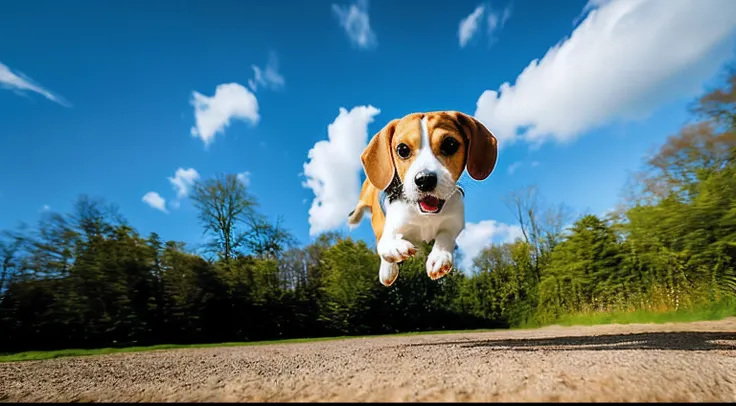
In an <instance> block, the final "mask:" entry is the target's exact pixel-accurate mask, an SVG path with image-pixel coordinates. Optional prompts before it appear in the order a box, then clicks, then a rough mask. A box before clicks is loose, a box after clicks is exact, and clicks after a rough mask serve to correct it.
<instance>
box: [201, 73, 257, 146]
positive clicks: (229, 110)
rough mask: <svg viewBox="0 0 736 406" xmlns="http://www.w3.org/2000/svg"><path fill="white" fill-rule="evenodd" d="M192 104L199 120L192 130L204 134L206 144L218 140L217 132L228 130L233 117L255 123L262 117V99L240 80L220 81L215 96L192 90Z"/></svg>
mask: <svg viewBox="0 0 736 406" xmlns="http://www.w3.org/2000/svg"><path fill="white" fill-rule="evenodd" d="M191 104H192V106H194V118H195V122H196V125H195V126H194V127H192V129H191V133H192V135H193V136H196V137H199V138H201V139H202V141H204V145H205V146H207V145H209V144H210V143H211V142H212V141H213V140H214V138H215V134H217V133H224V132H225V128H227V127H228V126H229V125H230V122H231V120H241V121H249V122H250V123H251V124H253V125H255V124H258V121H259V120H260V116H259V114H258V99H256V96H255V95H254V94H253V93H251V92H250V90H248V89H246V88H245V87H244V86H243V85H241V84H238V83H223V84H221V85H218V86H217V88H216V89H215V95H214V96H212V97H209V96H205V95H203V94H201V93H199V92H196V91H195V92H192V100H191Z"/></svg>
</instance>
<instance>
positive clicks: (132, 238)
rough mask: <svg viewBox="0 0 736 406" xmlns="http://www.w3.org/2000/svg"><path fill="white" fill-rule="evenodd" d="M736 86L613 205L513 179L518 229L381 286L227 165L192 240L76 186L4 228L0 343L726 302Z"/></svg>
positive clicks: (204, 190) (342, 245) (266, 333)
mask: <svg viewBox="0 0 736 406" xmlns="http://www.w3.org/2000/svg"><path fill="white" fill-rule="evenodd" d="M735 89H736V75H734V74H731V75H729V76H728V78H727V81H726V84H725V85H724V86H723V87H722V88H716V89H714V90H712V91H709V92H707V93H705V94H704V95H703V96H702V97H700V98H699V99H697V100H696V103H694V106H693V107H692V113H693V118H694V120H693V122H691V123H688V124H687V125H685V126H684V127H683V128H682V129H681V130H680V132H679V133H677V134H675V135H673V136H671V137H670V138H669V139H668V140H667V141H666V142H665V143H664V144H663V145H662V146H661V147H660V148H659V150H658V151H656V153H654V154H653V155H652V156H651V157H650V158H648V159H647V160H646V161H645V162H644V170H642V171H640V172H639V173H637V174H636V176H635V177H633V178H632V182H631V185H630V186H629V187H627V188H626V190H625V196H626V203H625V204H622V205H621V206H620V207H618V208H617V209H616V210H615V211H614V212H612V213H609V215H607V216H605V217H602V216H597V215H593V214H583V215H579V216H577V218H576V219H573V218H572V215H571V212H570V210H568V209H567V208H566V207H565V206H564V205H543V204H542V203H541V197H540V194H539V193H538V190H537V189H536V188H535V187H528V188H524V189H521V190H519V191H517V192H515V193H513V194H511V195H510V196H507V197H506V198H505V200H506V203H507V205H508V207H509V209H510V210H512V212H513V213H514V215H515V217H516V220H517V222H518V225H519V226H520V228H521V231H522V233H521V234H522V236H521V237H520V238H518V239H517V240H516V241H514V242H512V243H506V244H500V245H490V246H488V247H486V248H485V249H484V250H483V251H482V252H481V253H480V254H479V255H478V256H477V257H476V258H474V259H473V267H472V268H473V269H469V270H465V271H466V272H458V271H453V272H451V273H450V274H449V275H448V276H446V277H445V278H443V279H441V280H439V281H431V280H430V279H429V278H428V277H427V276H426V273H425V269H424V262H425V260H426V256H427V254H428V252H429V248H431V246H430V245H428V244H427V245H424V246H421V247H419V250H418V253H417V255H416V257H415V258H413V259H410V260H408V261H406V262H405V263H404V264H403V265H402V270H401V273H400V275H399V279H398V280H397V282H396V283H395V284H394V285H393V286H392V287H391V288H385V287H383V286H382V285H380V283H379V282H378V279H377V270H378V266H379V258H378V256H377V254H376V253H375V249H374V248H373V247H370V246H368V245H367V244H366V243H365V242H363V241H355V240H353V239H352V238H350V237H348V236H344V235H341V234H340V233H337V232H329V233H324V234H322V235H321V236H319V237H318V238H317V239H316V240H315V241H314V242H312V243H311V244H308V245H306V246H303V247H299V246H298V245H297V242H296V241H295V239H294V237H293V236H292V235H291V234H290V233H289V231H288V230H285V229H284V228H283V227H281V226H280V223H279V221H278V220H277V221H271V220H269V219H268V218H267V217H265V216H264V215H263V214H261V213H260V212H259V210H258V203H257V199H256V198H255V197H254V196H252V195H251V194H250V193H249V192H248V190H247V188H246V186H245V185H244V184H243V183H242V182H240V181H239V180H238V179H237V176H236V175H230V174H223V175H219V176H216V177H214V178H211V179H205V180H203V181H201V182H199V183H197V184H196V185H195V187H194V190H193V192H192V196H191V198H192V201H193V203H194V205H195V207H196V208H197V210H198V213H199V215H198V220H199V222H200V223H201V225H202V227H203V230H204V231H205V232H206V233H207V235H208V236H209V240H208V244H207V245H206V246H205V247H203V249H197V250H192V249H189V248H188V247H187V245H186V244H184V243H182V242H178V241H162V240H161V238H160V237H159V236H158V234H156V233H151V234H150V235H147V236H143V235H140V234H139V233H138V232H137V231H136V230H135V228H134V227H132V226H131V225H130V224H128V223H127V222H126V220H125V218H124V217H123V216H121V215H120V213H119V212H118V210H117V209H116V207H115V206H114V205H110V204H107V203H106V202H104V201H102V200H99V199H93V198H90V197H87V196H81V197H80V198H79V199H78V200H77V202H76V204H75V205H74V209H73V210H72V212H71V213H67V214H60V213H45V214H44V215H43V216H42V218H41V219H40V221H39V222H38V224H37V225H36V226H35V227H28V226H23V227H19V228H17V229H14V230H9V231H5V232H3V233H2V236H1V237H0V352H14V351H23V350H49V349H59V348H70V347H75V348H92V347H102V346H123V345H126V346H127V345H149V344H160V343H200V342H224V341H248V340H265V339H278V338H297V337H316V336H334V335H356V334H381V333H394V332H404V331H421V330H438V329H468V328H493V327H508V326H520V325H525V324H545V323H552V322H554V321H555V320H558V319H559V318H560V317H562V316H565V315H570V314H577V313H584V312H610V311H633V310H641V309H647V310H655V311H666V310H677V309H681V308H687V307H692V306H697V305H700V304H703V303H717V302H720V301H727V300H733V297H734V296H735V295H736V161H735V160H734V159H735V158H736V133H735V132H734V129H735V128H736V94H735V93H734V91H735ZM571 220H574V221H572V226H570V227H566V225H568V224H570V222H571ZM456 262H457V261H456Z"/></svg>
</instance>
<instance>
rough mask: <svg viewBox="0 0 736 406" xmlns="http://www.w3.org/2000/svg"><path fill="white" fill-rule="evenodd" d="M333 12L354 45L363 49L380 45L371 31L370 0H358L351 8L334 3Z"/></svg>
mask: <svg viewBox="0 0 736 406" xmlns="http://www.w3.org/2000/svg"><path fill="white" fill-rule="evenodd" d="M332 12H333V13H335V15H336V16H337V19H338V20H339V21H340V25H341V26H342V28H343V29H345V33H346V34H348V38H350V41H351V42H352V43H353V44H354V45H356V46H358V47H359V48H363V49H368V48H372V47H375V46H377V45H378V40H377V39H376V34H375V33H374V32H373V30H372V29H371V22H370V18H369V17H368V0H356V2H355V3H353V4H351V5H349V6H347V5H338V4H334V3H333V4H332Z"/></svg>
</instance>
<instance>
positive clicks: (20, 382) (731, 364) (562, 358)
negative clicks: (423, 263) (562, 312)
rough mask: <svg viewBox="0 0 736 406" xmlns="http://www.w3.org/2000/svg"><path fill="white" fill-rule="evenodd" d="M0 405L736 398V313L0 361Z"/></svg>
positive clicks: (719, 399)
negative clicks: (677, 320)
mask: <svg viewBox="0 0 736 406" xmlns="http://www.w3.org/2000/svg"><path fill="white" fill-rule="evenodd" d="M0 377H2V378H0V401H3V402H13V401H21V402H32V401H35V402H37V401H53V402H59V401H65V402H68V401H114V402H120V401H132V402H136V401H167V402H170V401H669V402H677V401H690V402H692V401H698V402H701V401H714V402H719V401H720V402H734V401H736V318H730V319H726V320H721V321H710V322H696V323H682V324H662V325H647V324H640V325H608V326H594V327H569V328H562V327H554V326H553V327H546V328H542V329H536V330H516V331H502V332H490V333H462V334H442V335H424V336H404V337H377V338H357V339H347V340H339V341H325V342H315V343H302V344H278V345H266V346H253V347H222V348H207V349H181V350H167V351H153V352H142V353H128V354H112V355H103V356H93V357H77V358H60V359H56V360H47V361H27V362H14V363H2V364H0Z"/></svg>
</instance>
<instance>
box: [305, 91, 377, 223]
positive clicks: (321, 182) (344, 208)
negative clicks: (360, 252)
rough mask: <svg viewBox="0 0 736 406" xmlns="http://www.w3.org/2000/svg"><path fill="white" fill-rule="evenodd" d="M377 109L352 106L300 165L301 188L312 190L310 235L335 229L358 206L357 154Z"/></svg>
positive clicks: (358, 170) (329, 128)
mask: <svg viewBox="0 0 736 406" xmlns="http://www.w3.org/2000/svg"><path fill="white" fill-rule="evenodd" d="M380 112H381V110H379V109H377V108H375V107H373V106H370V105H369V106H358V107H354V108H353V109H352V110H350V111H349V112H348V111H347V109H345V108H342V107H341V108H340V114H339V115H338V116H337V118H335V121H333V122H332V123H331V124H330V125H329V126H328V127H327V138H328V140H322V141H318V142H317V143H316V144H314V147H313V148H312V149H311V150H309V161H308V162H305V163H304V176H305V177H306V181H305V182H303V183H302V185H303V186H304V187H307V188H310V189H312V191H313V192H314V200H313V201H312V206H311V207H310V209H309V226H310V227H309V234H310V235H312V236H314V235H317V234H319V233H322V232H324V231H328V230H330V229H334V228H337V227H339V226H341V225H343V224H344V223H345V222H346V221H347V216H348V213H350V211H352V210H353V209H354V208H355V205H356V204H357V203H358V197H359V194H360V171H361V170H362V169H363V165H362V163H361V160H360V155H361V154H362V153H363V149H364V148H365V147H366V145H367V144H368V124H370V123H372V122H373V119H374V117H375V116H376V115H377V114H379V113H380Z"/></svg>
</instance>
